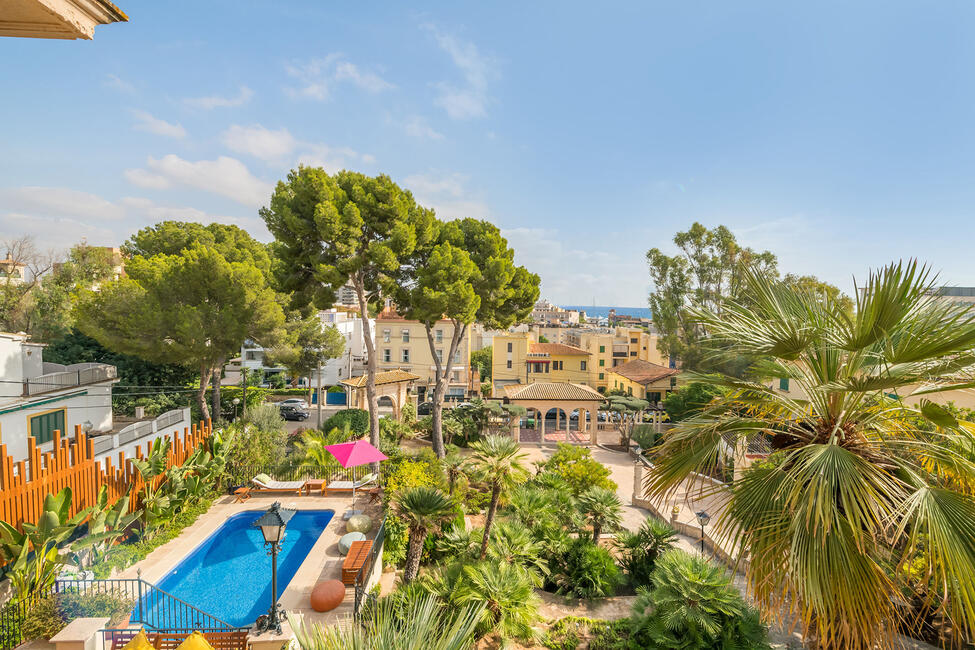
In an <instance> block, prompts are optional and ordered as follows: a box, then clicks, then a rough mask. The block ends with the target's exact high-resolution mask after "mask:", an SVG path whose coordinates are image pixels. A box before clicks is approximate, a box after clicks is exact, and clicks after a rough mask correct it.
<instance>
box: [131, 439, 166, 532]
mask: <svg viewBox="0 0 975 650" xmlns="http://www.w3.org/2000/svg"><path fill="white" fill-rule="evenodd" d="M169 444H170V443H169V439H168V438H156V439H155V440H153V441H152V445H150V446H149V453H148V454H146V456H145V457H144V458H133V459H132V466H133V467H135V470H136V471H137V472H139V476H141V477H142V491H141V492H140V493H139V503H140V505H141V506H142V523H143V530H144V531H145V532H148V531H149V527H150V526H151V525H155V524H157V523H159V521H160V520H161V519H164V518H165V517H166V516H167V514H168V512H169V511H170V509H171V508H170V498H169V495H168V494H167V491H166V490H164V489H162V488H163V486H164V485H165V483H166V481H161V482H158V485H157V479H158V478H159V477H161V476H164V475H166V473H167V472H166V458H167V456H168V455H169ZM167 478H168V477H167Z"/></svg>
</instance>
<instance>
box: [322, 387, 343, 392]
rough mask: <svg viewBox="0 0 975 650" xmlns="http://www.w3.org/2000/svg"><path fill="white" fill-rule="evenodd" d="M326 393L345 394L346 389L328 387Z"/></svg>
mask: <svg viewBox="0 0 975 650" xmlns="http://www.w3.org/2000/svg"><path fill="white" fill-rule="evenodd" d="M325 392H326V393H344V392H345V389H344V388H342V387H341V386H329V387H328V390H326V391H325Z"/></svg>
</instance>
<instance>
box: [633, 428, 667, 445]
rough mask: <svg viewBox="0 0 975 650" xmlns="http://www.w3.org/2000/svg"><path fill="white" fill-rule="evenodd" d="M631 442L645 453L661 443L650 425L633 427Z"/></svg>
mask: <svg viewBox="0 0 975 650" xmlns="http://www.w3.org/2000/svg"><path fill="white" fill-rule="evenodd" d="M631 437H632V438H633V441H634V442H635V443H636V444H638V445H640V449H643V450H644V451H646V450H647V449H650V448H651V447H653V446H654V445H656V444H657V443H659V442H660V441H661V439H662V438H661V437H660V436H658V435H657V432H656V431H655V430H654V428H653V425H652V424H637V425H634V426H633V434H632V436H631Z"/></svg>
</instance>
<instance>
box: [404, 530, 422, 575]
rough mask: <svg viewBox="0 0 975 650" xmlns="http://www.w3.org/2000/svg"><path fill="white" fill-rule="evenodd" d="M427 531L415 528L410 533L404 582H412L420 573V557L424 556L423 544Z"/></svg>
mask: <svg viewBox="0 0 975 650" xmlns="http://www.w3.org/2000/svg"><path fill="white" fill-rule="evenodd" d="M426 536H427V534H426V531H425V530H423V529H422V528H414V529H413V530H411V531H410V541H409V544H408V545H407V547H406V567H405V568H404V569H403V582H410V581H411V580H413V578H415V577H416V574H417V573H419V571H420V556H421V555H422V554H423V542H424V541H425V540H426Z"/></svg>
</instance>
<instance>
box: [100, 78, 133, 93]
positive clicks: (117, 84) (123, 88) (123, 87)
mask: <svg viewBox="0 0 975 650" xmlns="http://www.w3.org/2000/svg"><path fill="white" fill-rule="evenodd" d="M102 85H103V86H105V87H106V88H112V89H114V90H118V91H119V92H123V93H127V94H129V95H132V94H134V93H135V86H133V85H132V84H130V83H129V82H128V81H125V80H123V79H122V78H120V77H119V76H118V75H114V74H107V75H105V81H103V82H102Z"/></svg>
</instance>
